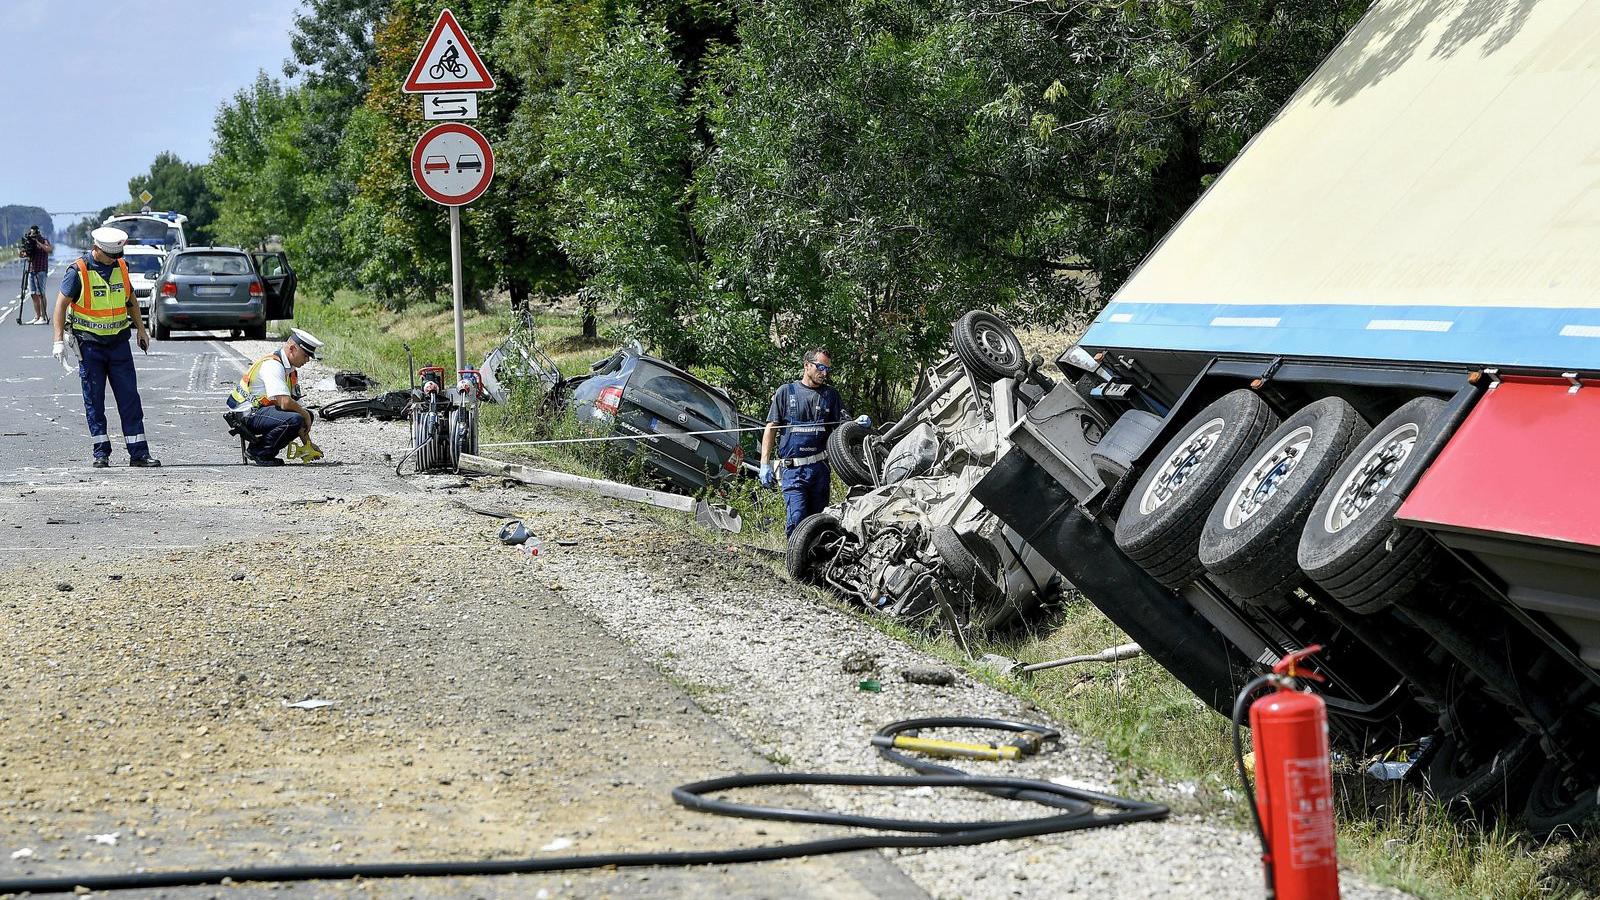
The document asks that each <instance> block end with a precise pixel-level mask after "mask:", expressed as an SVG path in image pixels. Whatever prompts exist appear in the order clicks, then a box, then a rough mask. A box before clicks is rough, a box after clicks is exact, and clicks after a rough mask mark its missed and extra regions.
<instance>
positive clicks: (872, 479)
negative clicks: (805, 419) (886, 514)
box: [828, 419, 878, 487]
mask: <svg viewBox="0 0 1600 900" xmlns="http://www.w3.org/2000/svg"><path fill="white" fill-rule="evenodd" d="M871 434H872V431H871V430H870V429H868V428H867V427H866V426H864V425H862V424H861V423H860V422H857V421H855V420H854V419H852V420H850V421H848V422H842V423H840V425H839V427H838V428H835V429H834V430H833V433H832V434H830V435H828V465H829V467H830V468H832V469H833V471H835V472H837V473H839V480H840V481H842V482H844V483H845V484H847V485H849V486H851V487H858V486H861V485H868V486H870V485H874V484H877V483H878V479H877V477H876V475H875V473H874V472H873V471H872V470H873V468H874V467H873V465H872V464H871V463H870V462H868V460H867V437H868V436H869V435H871Z"/></svg>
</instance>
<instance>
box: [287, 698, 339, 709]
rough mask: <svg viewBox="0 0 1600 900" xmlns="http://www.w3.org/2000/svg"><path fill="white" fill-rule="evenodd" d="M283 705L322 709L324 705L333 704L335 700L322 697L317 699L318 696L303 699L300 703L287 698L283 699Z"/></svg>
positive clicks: (294, 707)
mask: <svg viewBox="0 0 1600 900" xmlns="http://www.w3.org/2000/svg"><path fill="white" fill-rule="evenodd" d="M283 705H284V706H287V707H288V708H290V709H321V708H323V707H324V706H332V705H333V701H332V700H320V699H317V698H315V697H313V698H311V699H309V700H301V701H300V702H298V703H290V702H289V701H287V700H285V701H283Z"/></svg>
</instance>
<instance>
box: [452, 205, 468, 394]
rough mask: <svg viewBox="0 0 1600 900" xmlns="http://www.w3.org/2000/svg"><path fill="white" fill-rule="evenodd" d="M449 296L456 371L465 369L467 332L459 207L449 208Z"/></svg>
mask: <svg viewBox="0 0 1600 900" xmlns="http://www.w3.org/2000/svg"><path fill="white" fill-rule="evenodd" d="M450 294H451V296H452V297H453V298H454V300H455V307H456V371H457V372H459V371H461V370H462V369H465V368H466V367H467V332H466V326H465V325H464V323H463V322H462V316H463V309H462V304H461V207H459V206H452V207H450Z"/></svg>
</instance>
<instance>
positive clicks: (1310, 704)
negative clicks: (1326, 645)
mask: <svg viewBox="0 0 1600 900" xmlns="http://www.w3.org/2000/svg"><path fill="white" fill-rule="evenodd" d="M1321 649H1322V648H1321V647H1320V646H1317V645H1313V646H1310V647H1307V648H1305V649H1304V650H1297V651H1295V652H1293V653H1290V654H1289V655H1287V656H1285V657H1284V658H1283V659H1281V660H1279V661H1278V662H1277V664H1276V665H1274V666H1273V667H1272V674H1271V675H1264V676H1262V677H1260V678H1257V679H1255V680H1254V681H1252V682H1250V683H1249V684H1248V685H1246V686H1245V689H1244V690H1243V691H1242V692H1241V693H1240V694H1239V698H1238V700H1237V701H1236V702H1235V703H1234V706H1233V724H1234V729H1233V747H1234V755H1235V758H1236V759H1237V761H1238V763H1239V778H1240V780H1241V781H1243V782H1244V786H1245V792H1246V794H1249V793H1250V780H1249V778H1248V776H1247V774H1246V772H1245V766H1244V749H1243V745H1242V742H1241V740H1240V734H1239V729H1240V727H1241V726H1242V725H1243V722H1242V719H1243V718H1244V705H1245V703H1246V702H1247V701H1249V699H1250V697H1251V696H1252V695H1253V694H1255V692H1256V691H1257V690H1259V689H1260V688H1262V687H1264V686H1268V685H1271V686H1273V687H1275V688H1277V690H1274V691H1272V692H1271V693H1268V694H1263V695H1262V696H1261V697H1260V698H1258V699H1257V700H1256V701H1255V702H1254V703H1251V704H1250V743H1251V746H1252V749H1253V750H1254V751H1255V761H1256V765H1255V769H1256V784H1255V792H1254V796H1253V803H1252V804H1251V813H1252V814H1253V815H1254V817H1255V822H1256V831H1257V832H1258V833H1259V834H1260V836H1261V863H1262V866H1263V868H1264V870H1265V874H1266V879H1267V897H1268V898H1278V900H1325V898H1337V897H1338V896H1339V859H1338V855H1337V852H1336V838H1337V835H1336V834H1335V832H1334V827H1333V774H1332V771H1331V769H1330V768H1329V762H1328V711H1327V705H1326V704H1324V703H1323V702H1322V698H1321V697H1319V696H1317V695H1316V694H1313V693H1311V692H1310V691H1308V690H1304V689H1302V688H1301V687H1300V686H1299V684H1298V681H1299V680H1300V679H1309V680H1314V681H1322V680H1323V678H1322V676H1321V675H1318V674H1317V673H1315V672H1309V671H1302V670H1301V669H1300V668H1299V665H1300V663H1301V662H1302V661H1303V660H1305V659H1306V658H1307V657H1309V656H1311V655H1312V654H1313V653H1316V652H1317V651H1319V650H1321Z"/></svg>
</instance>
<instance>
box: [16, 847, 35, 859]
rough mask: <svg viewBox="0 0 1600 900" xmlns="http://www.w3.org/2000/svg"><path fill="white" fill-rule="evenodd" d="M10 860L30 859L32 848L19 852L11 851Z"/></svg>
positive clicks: (25, 848) (24, 848)
mask: <svg viewBox="0 0 1600 900" xmlns="http://www.w3.org/2000/svg"><path fill="white" fill-rule="evenodd" d="M11 858H12V859H32V858H33V848H32V847H23V848H22V849H21V850H13V851H11Z"/></svg>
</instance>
